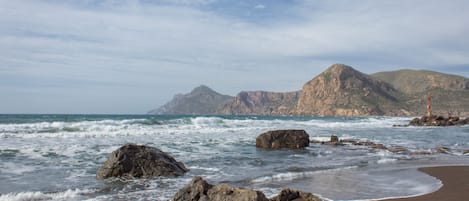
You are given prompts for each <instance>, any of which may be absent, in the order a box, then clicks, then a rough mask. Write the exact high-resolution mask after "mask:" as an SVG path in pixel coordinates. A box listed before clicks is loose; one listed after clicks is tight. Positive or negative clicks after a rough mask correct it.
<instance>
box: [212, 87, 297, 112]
mask: <svg viewBox="0 0 469 201" xmlns="http://www.w3.org/2000/svg"><path fill="white" fill-rule="evenodd" d="M299 95H300V92H287V93H275V92H266V91H251V92H241V93H239V94H238V95H237V96H236V97H235V98H234V99H233V100H231V101H229V102H226V103H225V104H223V106H221V107H220V108H219V110H218V111H217V113H219V114H251V115H291V114H295V113H296V103H297V102H298V97H299Z"/></svg>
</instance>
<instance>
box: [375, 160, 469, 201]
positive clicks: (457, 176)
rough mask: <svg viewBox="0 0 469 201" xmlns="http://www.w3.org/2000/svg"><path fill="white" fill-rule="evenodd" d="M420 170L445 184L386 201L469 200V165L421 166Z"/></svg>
mask: <svg viewBox="0 0 469 201" xmlns="http://www.w3.org/2000/svg"><path fill="white" fill-rule="evenodd" d="M419 170H420V171H422V172H425V173H427V174H429V175H431V176H434V177H436V178H438V179H439V180H441V181H442V182H443V186H442V187H441V188H440V189H438V190H437V191H435V192H433V193H430V194H426V195H422V196H417V197H409V198H399V199H388V200H384V201H432V200H435V201H464V200H469V166H445V167H425V168H419Z"/></svg>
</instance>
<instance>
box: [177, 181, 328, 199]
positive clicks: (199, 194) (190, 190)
mask: <svg viewBox="0 0 469 201" xmlns="http://www.w3.org/2000/svg"><path fill="white" fill-rule="evenodd" d="M171 201H322V199H321V198H319V197H317V196H315V195H313V194H311V193H306V192H301V191H295V190H290V189H283V190H282V191H281V192H280V193H279V194H278V195H277V196H275V197H273V198H272V199H270V200H269V199H267V197H266V196H265V195H264V193H262V192H260V191H255V190H249V189H243V188H235V187H231V186H228V185H226V184H220V185H217V186H213V185H210V184H209V183H207V182H206V181H205V180H204V179H202V178H201V177H195V178H193V179H192V181H191V182H190V183H189V184H187V185H186V186H185V187H183V188H181V189H180V190H179V191H178V192H177V193H176V194H175V195H174V196H173V199H171Z"/></svg>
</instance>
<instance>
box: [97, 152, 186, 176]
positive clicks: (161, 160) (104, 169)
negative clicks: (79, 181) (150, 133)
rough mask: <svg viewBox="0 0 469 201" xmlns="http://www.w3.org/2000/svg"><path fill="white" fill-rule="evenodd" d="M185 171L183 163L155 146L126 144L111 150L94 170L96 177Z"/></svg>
mask: <svg viewBox="0 0 469 201" xmlns="http://www.w3.org/2000/svg"><path fill="white" fill-rule="evenodd" d="M187 171H188V169H186V167H185V166H184V164H182V163H181V162H178V161H176V160H175V159H174V158H173V157H171V156H169V155H168V154H166V153H165V152H163V151H161V150H159V149H157V148H154V147H149V146H144V145H136V144H126V145H124V146H122V147H121V148H119V149H117V150H115V151H113V152H112V154H111V156H110V157H109V158H108V159H107V160H106V162H105V163H104V164H103V165H102V166H101V167H100V168H99V169H98V171H97V172H96V178H97V179H106V178H110V177H123V178H153V177H158V176H181V175H183V174H184V173H185V172H187Z"/></svg>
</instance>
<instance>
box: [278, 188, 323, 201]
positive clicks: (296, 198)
mask: <svg viewBox="0 0 469 201" xmlns="http://www.w3.org/2000/svg"><path fill="white" fill-rule="evenodd" d="M270 201H322V199H321V198H319V197H317V196H315V195H313V194H311V193H305V192H301V191H296V190H291V189H283V190H282V191H281V192H280V193H279V194H278V195H277V196H275V197H273V198H272V199H270Z"/></svg>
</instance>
